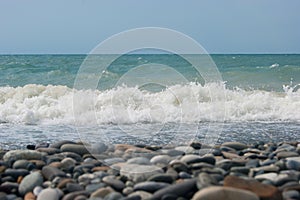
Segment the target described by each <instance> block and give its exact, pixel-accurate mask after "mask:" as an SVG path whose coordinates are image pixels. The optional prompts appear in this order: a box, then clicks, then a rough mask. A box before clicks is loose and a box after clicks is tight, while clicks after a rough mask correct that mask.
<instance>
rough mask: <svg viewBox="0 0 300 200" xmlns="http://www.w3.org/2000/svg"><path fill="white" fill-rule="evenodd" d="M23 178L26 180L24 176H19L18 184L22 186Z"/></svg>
mask: <svg viewBox="0 0 300 200" xmlns="http://www.w3.org/2000/svg"><path fill="white" fill-rule="evenodd" d="M23 178H24V177H23V176H19V177H18V179H17V183H19V184H20V183H21V182H22V180H23Z"/></svg>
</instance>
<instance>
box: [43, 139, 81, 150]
mask: <svg viewBox="0 0 300 200" xmlns="http://www.w3.org/2000/svg"><path fill="white" fill-rule="evenodd" d="M64 144H76V143H75V142H73V141H70V140H61V141H58V142H55V143H53V144H50V145H49V147H50V148H56V149H60V147H61V146H62V145H64Z"/></svg>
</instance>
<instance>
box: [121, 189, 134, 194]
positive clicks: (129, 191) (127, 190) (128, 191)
mask: <svg viewBox="0 0 300 200" xmlns="http://www.w3.org/2000/svg"><path fill="white" fill-rule="evenodd" d="M133 191H134V190H133V187H125V188H124V189H123V190H122V193H123V194H125V195H126V196H127V195H129V194H131V193H132V192H133Z"/></svg>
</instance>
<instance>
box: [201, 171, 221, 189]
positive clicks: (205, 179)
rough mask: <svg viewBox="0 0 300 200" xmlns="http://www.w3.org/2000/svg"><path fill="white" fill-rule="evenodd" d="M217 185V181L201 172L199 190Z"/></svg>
mask: <svg viewBox="0 0 300 200" xmlns="http://www.w3.org/2000/svg"><path fill="white" fill-rule="evenodd" d="M216 184H217V180H216V179H215V178H214V177H213V176H210V175H209V174H207V173H205V172H201V173H200V174H199V175H198V177H197V188H198V189H199V190H201V189H203V188H205V187H208V186H212V185H216Z"/></svg>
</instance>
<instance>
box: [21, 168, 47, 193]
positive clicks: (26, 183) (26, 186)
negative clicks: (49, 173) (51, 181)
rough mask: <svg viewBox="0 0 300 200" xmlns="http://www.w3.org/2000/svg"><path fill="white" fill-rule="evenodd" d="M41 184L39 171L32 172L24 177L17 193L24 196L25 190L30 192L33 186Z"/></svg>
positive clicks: (41, 179) (41, 178)
mask: <svg viewBox="0 0 300 200" xmlns="http://www.w3.org/2000/svg"><path fill="white" fill-rule="evenodd" d="M42 184H43V177H42V175H41V174H40V172H33V173H32V174H29V175H27V176H25V177H24V179H23V180H22V182H21V183H20V185H19V193H20V194H21V195H22V196H24V195H25V194H26V193H27V192H32V190H33V188H35V187H36V186H40V185H42Z"/></svg>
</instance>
